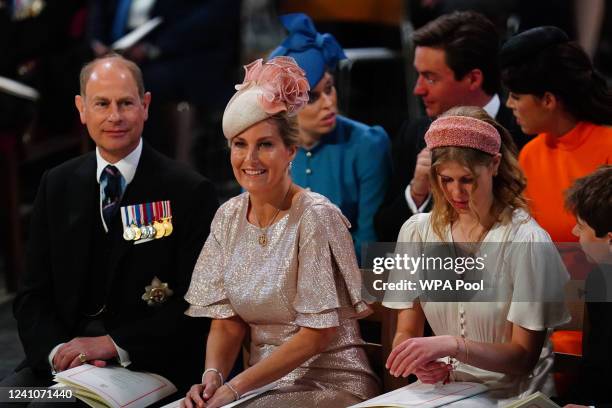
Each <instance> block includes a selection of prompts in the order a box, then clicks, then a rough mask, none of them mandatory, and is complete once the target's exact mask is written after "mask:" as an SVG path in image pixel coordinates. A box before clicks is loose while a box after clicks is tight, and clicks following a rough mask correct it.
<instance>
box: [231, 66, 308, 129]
mask: <svg viewBox="0 0 612 408" xmlns="http://www.w3.org/2000/svg"><path fill="white" fill-rule="evenodd" d="M244 69H245V71H246V72H245V75H244V81H243V82H242V83H241V84H239V85H236V90H237V92H236V93H235V94H234V96H232V99H230V101H229V102H228V103H227V106H226V107H225V112H223V134H224V135H225V137H226V138H227V139H228V140H231V139H232V138H233V137H234V136H236V135H238V134H240V133H242V132H244V131H245V130H246V129H248V128H249V127H251V126H253V125H254V124H256V123H258V122H261V121H262V120H265V119H267V118H269V117H271V116H274V115H276V114H277V113H280V112H287V115H289V116H293V115H296V114H297V113H298V112H299V110H300V109H302V108H303V107H304V105H306V103H307V102H308V91H309V90H310V86H309V85H308V80H307V79H306V75H305V73H304V71H303V70H302V69H301V68H300V67H299V66H298V65H297V64H296V62H295V60H294V59H293V58H291V57H276V58H272V59H271V60H269V61H267V62H263V59H258V60H256V61H253V62H251V63H250V64H249V65H246V66H245V67H244Z"/></svg>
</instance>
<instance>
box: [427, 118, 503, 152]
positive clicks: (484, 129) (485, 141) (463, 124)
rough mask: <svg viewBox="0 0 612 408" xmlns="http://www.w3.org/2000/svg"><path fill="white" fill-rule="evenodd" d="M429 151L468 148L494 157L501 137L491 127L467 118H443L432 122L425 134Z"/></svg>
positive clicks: (478, 120) (477, 120)
mask: <svg viewBox="0 0 612 408" xmlns="http://www.w3.org/2000/svg"><path fill="white" fill-rule="evenodd" d="M425 143H426V144H427V147H428V148H429V149H435V148H436V147H447V146H455V147H470V148H472V149H477V150H480V151H483V152H485V153H488V154H491V155H494V154H497V153H499V149H500V147H501V137H500V136H499V132H498V131H497V129H495V128H494V127H493V126H492V125H490V124H488V123H486V122H483V121H482V120H480V119H475V118H470V117H468V116H443V117H441V118H438V119H436V120H434V122H433V123H432V124H431V126H429V130H428V131H427V133H425Z"/></svg>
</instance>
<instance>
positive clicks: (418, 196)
mask: <svg viewBox="0 0 612 408" xmlns="http://www.w3.org/2000/svg"><path fill="white" fill-rule="evenodd" d="M430 169H431V152H430V151H429V149H428V148H424V149H423V150H421V152H420V153H419V155H418V156H417V162H416V166H415V168H414V177H413V178H412V181H411V182H410V194H411V195H412V199H413V200H414V202H415V203H416V204H417V205H420V204H421V203H422V202H423V201H425V199H426V198H427V196H428V195H429V171H430Z"/></svg>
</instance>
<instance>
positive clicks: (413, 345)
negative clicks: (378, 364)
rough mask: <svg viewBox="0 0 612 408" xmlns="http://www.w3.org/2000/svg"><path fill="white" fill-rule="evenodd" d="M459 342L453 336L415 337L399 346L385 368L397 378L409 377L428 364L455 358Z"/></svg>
mask: <svg viewBox="0 0 612 408" xmlns="http://www.w3.org/2000/svg"><path fill="white" fill-rule="evenodd" d="M457 344H458V343H457V340H456V339H455V338H454V337H453V336H433V337H413V338H410V339H408V340H405V341H403V342H401V343H400V344H398V345H397V346H396V347H395V348H394V349H393V351H391V354H389V358H388V359H387V363H386V364H385V367H386V368H387V369H388V370H389V372H390V373H391V375H393V376H395V377H399V376H400V375H401V376H402V377H408V375H409V374H411V373H415V374H416V370H417V368H422V367H424V366H425V364H426V363H430V362H435V360H437V359H439V358H442V357H446V356H455V355H456V352H457V348H458V347H457Z"/></svg>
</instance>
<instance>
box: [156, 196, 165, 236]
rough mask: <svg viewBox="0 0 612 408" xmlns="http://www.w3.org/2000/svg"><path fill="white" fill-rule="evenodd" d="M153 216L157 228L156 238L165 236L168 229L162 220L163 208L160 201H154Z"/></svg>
mask: <svg viewBox="0 0 612 408" xmlns="http://www.w3.org/2000/svg"><path fill="white" fill-rule="evenodd" d="M153 217H154V218H155V221H154V222H153V228H155V239H160V238H163V236H164V235H166V229H165V228H164V224H163V223H162V221H161V217H162V208H161V202H160V201H157V202H155V203H153Z"/></svg>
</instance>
